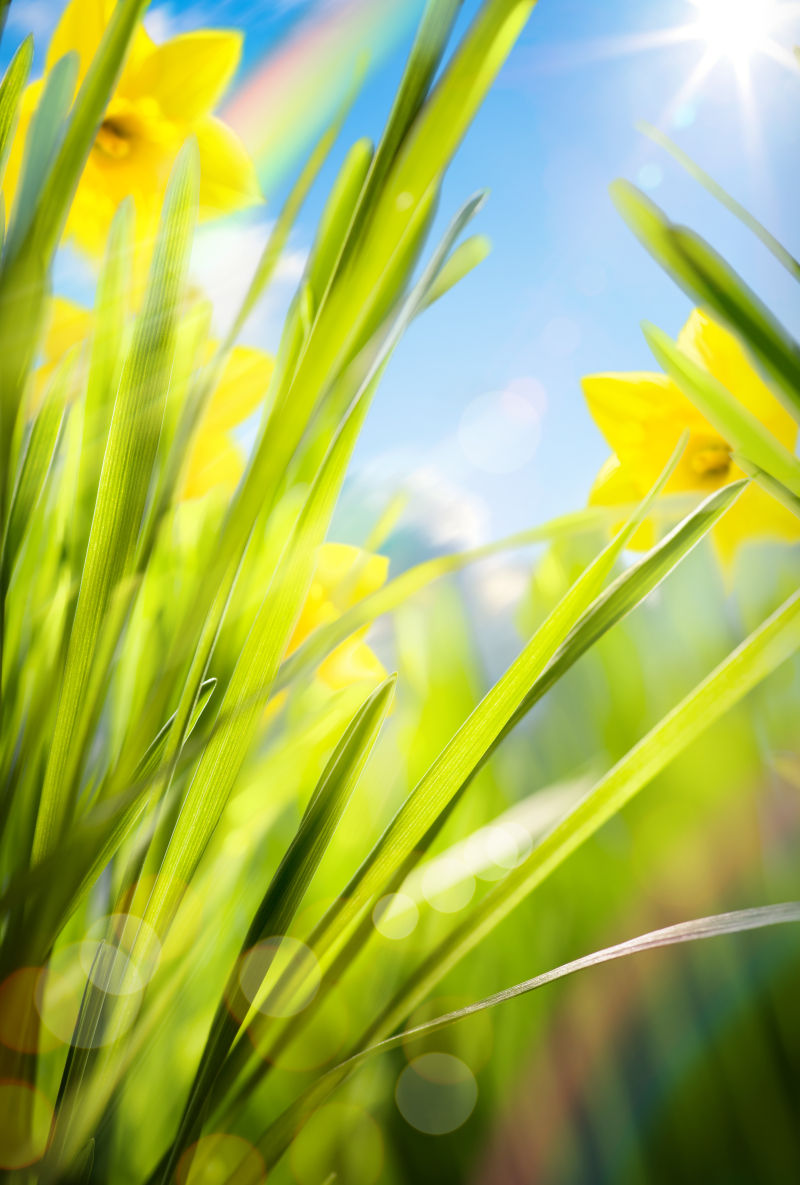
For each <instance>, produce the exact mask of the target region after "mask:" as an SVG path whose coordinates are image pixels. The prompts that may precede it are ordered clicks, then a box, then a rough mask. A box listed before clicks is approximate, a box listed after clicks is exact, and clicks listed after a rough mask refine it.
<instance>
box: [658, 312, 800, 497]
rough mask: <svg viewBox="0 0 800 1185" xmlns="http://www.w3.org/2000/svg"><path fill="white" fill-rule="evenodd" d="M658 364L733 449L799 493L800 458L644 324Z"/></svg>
mask: <svg viewBox="0 0 800 1185" xmlns="http://www.w3.org/2000/svg"><path fill="white" fill-rule="evenodd" d="M644 334H645V337H646V338H647V344H648V345H649V346H650V349H651V350H652V351H653V354H654V356H655V358H656V360H657V361H658V363H659V365H660V366H662V367H663V369H664V370H665V371H666V372H667V374H668V375H669V376H670V378H671V379H672V380H673V381H674V382H675V383H676V384H677V385H678V386H679V387H680V389H681V390H682V391H683V393H684V395H686V396H687V398H688V399H690V400H691V401H692V403H693V404H694V405H695V407H696V408H697V409H698V410H699V411H700V412H702V414H703V415H704V416H705V418H706V419H707V420H708V421H709V423H710V424H712V425H713V426H714V427H715V428H716V429H717V431H718V432H719V434H720V435H721V436H722V437H723V439H724V440H726V441H727V442H728V444H730V445H732V446H733V448H734V449H736V450H737V451H738V452H740V453H742V454H743V455H744V456H746V457H748V458H749V459H750V461H751V462H752V463H753V464H755V465H757V466H758V467H759V468H760V469H763V470H765V472H767V473H770V474H772V476H773V477H774V478H776V480H777V481H780V482H781V483H782V484H783V485H785V486H786V487H787V488H788V489H789V490H791V491H792V493H793V494H800V461H798V460H797V458H796V457H795V456H793V454H792V453H790V452H789V450H788V449H787V448H786V446H785V445H783V444H781V442H780V441H779V440H776V439H775V437H774V436H773V435H772V433H771V432H770V431H769V429H768V428H765V427H764V425H763V424H762V423H761V421H760V420H759V419H758V418H757V417H756V416H755V415H753V413H752V412H751V411H750V410H749V409H748V408H746V407H745V406H744V404H743V403H741V402H740V401H739V400H738V399H737V398H736V397H735V396H734V395H732V394H731V392H730V391H729V390H728V389H727V387H724V386H723V385H722V383H720V382H719V380H718V379H715V378H714V376H713V375H711V374H709V372H708V371H707V370H705V369H704V368H703V367H702V366H698V364H697V363H696V362H694V361H693V360H692V359H691V358H689V357H688V356H687V355H686V354H684V353H683V351H682V350H680V349H679V348H678V346H676V345H675V343H674V342H672V341H671V340H670V339H669V337H668V336H667V335H666V334H665V333H663V332H662V331H661V330H660V329H656V328H655V326H653V325H645V326H644Z"/></svg>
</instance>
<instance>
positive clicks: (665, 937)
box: [259, 901, 800, 1166]
mask: <svg viewBox="0 0 800 1185" xmlns="http://www.w3.org/2000/svg"><path fill="white" fill-rule="evenodd" d="M798 921H800V902H798V901H788V902H785V903H782V904H780V905H766V906H760V907H756V908H754V909H740V910H735V911H733V912H731V913H723V914H715V915H714V916H712V917H707V918H697V919H695V920H693V921H690V922H679V923H677V924H676V925H673V926H664V927H662V928H661V929H660V930H651V931H649V932H648V933H647V934H641V935H639V936H638V937H636V938H630V939H628V941H627V942H620V943H617V944H616V945H615V946H609V947H605V948H603V949H602V950H597V951H593V952H592V953H591V954H589V955H583V956H582V957H581V958H578V959H572V960H571V961H570V962H569V963H563V964H562V965H561V966H559V967H554V968H553V969H552V970H551V971H545V972H543V973H542V974H541V975H535V976H533V978H532V979H527V980H525V981H524V982H523V983H519V984H516V985H515V986H514V987H511V988H506V989H505V990H504V991H502V992H496V993H495V994H494V995H492V996H487V997H486V999H484V1000H479V1001H477V1002H476V1003H475V1004H469V1005H467V1006H466V1007H464V1008H459V1009H457V1010H455V1011H453V1012H448V1013H445V1014H444V1015H442V1016H437V1017H434V1019H433V1020H430V1021H427V1022H426V1023H425V1024H421V1025H415V1026H414V1028H412V1029H405V1030H403V1032H401V1033H397V1034H395V1035H394V1036H393V1037H387V1038H386V1039H385V1040H383V1041H379V1042H378V1043H377V1044H375V1045H370V1046H368V1047H367V1048H366V1049H361V1050H359V1051H358V1052H357V1053H354V1054H353V1055H352V1056H351V1057H349V1058H348V1059H347V1061H345V1062H342V1063H341V1064H340V1065H338V1066H335V1067H334V1068H333V1069H332V1070H328V1071H327V1072H326V1073H325V1074H324V1075H323V1076H322V1077H321V1078H319V1079H317V1081H316V1082H315V1083H314V1084H313V1085H312V1086H311V1087H309V1088H308V1089H307V1090H306V1091H305V1092H304V1093H303V1095H301V1097H300V1098H299V1099H298V1100H297V1101H296V1102H295V1103H294V1104H293V1105H292V1107H291V1108H290V1109H289V1110H288V1111H287V1112H286V1113H285V1114H284V1115H283V1116H281V1118H280V1119H279V1120H278V1121H277V1123H276V1124H275V1125H274V1126H273V1127H272V1128H270V1130H269V1131H268V1132H267V1133H266V1135H265V1136H263V1137H262V1139H261V1140H260V1141H259V1147H260V1150H261V1152H262V1155H263V1156H264V1158H265V1161H266V1163H267V1165H268V1166H272V1165H274V1164H275V1163H276V1162H277V1161H278V1160H279V1159H280V1157H281V1156H282V1155H283V1153H284V1152H285V1150H286V1148H287V1147H288V1145H289V1143H291V1141H292V1139H293V1138H294V1136H295V1134H296V1132H297V1129H298V1127H300V1126H301V1125H302V1123H303V1122H304V1120H305V1119H306V1118H308V1116H309V1115H310V1114H312V1112H313V1111H314V1110H315V1108H316V1107H318V1106H319V1105H320V1104H321V1103H322V1102H323V1101H324V1100H325V1099H326V1098H328V1097H329V1096H330V1094H331V1093H332V1092H333V1091H335V1090H336V1089H337V1088H338V1087H339V1086H340V1085H341V1084H342V1083H343V1082H344V1081H345V1080H346V1079H347V1078H348V1077H349V1075H350V1074H352V1073H353V1071H354V1070H356V1069H358V1067H359V1066H360V1065H361V1064H362V1063H363V1062H365V1061H367V1060H368V1059H369V1058H371V1057H375V1056H376V1055H378V1054H381V1053H388V1052H390V1051H391V1050H393V1049H398V1048H401V1047H403V1048H405V1046H406V1045H407V1043H408V1042H411V1041H414V1040H416V1039H419V1038H420V1037H428V1036H431V1035H432V1034H433V1033H438V1032H441V1030H442V1029H446V1028H449V1027H450V1026H451V1025H453V1024H457V1023H458V1022H459V1021H461V1020H466V1019H467V1017H470V1016H475V1015H476V1014H477V1013H479V1012H485V1011H486V1010H487V1009H489V1008H495V1007H497V1006H498V1005H499V1004H505V1003H507V1002H508V1001H509V1000H516V999H518V998H519V997H520V996H525V995H528V994H529V993H530V992H533V991H536V990H538V989H539V988H541V987H545V986H547V985H548V984H550V983H555V982H556V981H557V980H560V979H566V978H567V977H568V976H570V975H575V974H577V973H578V972H579V971H587V970H589V969H591V968H593V967H599V966H602V965H603V964H605V963H610V962H614V961H615V960H617V959H625V958H629V957H630V956H631V955H637V954H642V953H644V952H646V951H651V950H661V949H663V948H664V947H670V946H677V945H681V944H683V943H687V942H700V941H704V940H705V939H709V938H722V937H725V936H728V935H732V934H743V933H746V932H748V931H751V930H763V929H765V928H766V927H769V926H780V925H786V924H787V923H790V922H798Z"/></svg>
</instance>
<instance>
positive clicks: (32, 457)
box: [3, 357, 75, 589]
mask: <svg viewBox="0 0 800 1185" xmlns="http://www.w3.org/2000/svg"><path fill="white" fill-rule="evenodd" d="M74 363H75V359H74V357H67V358H66V359H65V360H64V361H63V362H62V364H61V366H60V367H59V370H58V372H57V373H56V375H55V376H54V378H53V381H52V383H51V384H50V389H49V391H48V392H47V395H46V396H45V400H44V403H43V404H42V407H41V409H40V410H39V412H38V414H37V415H36V418H35V419H34V421H33V424H32V425H31V427H30V429H29V432H28V433H27V439H26V441H25V443H24V445H23V450H22V457H21V464H20V469H19V474H18V476H17V481H16V484H15V487H14V491H13V494H12V496H11V505H10V506H9V516H8V529H7V532H6V538H5V540H4V544H3V572H4V577H3V588H4V589H5V587H6V584H7V579H8V577H10V575H11V572H12V569H13V567H14V561H15V559H16V557H17V552H18V550H19V548H20V546H21V544H22V541H23V539H24V536H25V531H26V529H27V527H28V525H29V522H30V518H31V515H32V514H33V511H34V508H35V507H36V505H37V503H38V501H39V498H40V496H41V493H42V490H43V489H44V486H45V482H46V480H47V475H48V473H49V472H50V468H51V466H52V464H53V459H54V457H55V454H56V449H57V446H58V441H59V437H60V435H61V428H62V424H63V421H64V414H65V395H66V389H67V386H68V384H69V381H70V378H71V374H72V370H73V366H74Z"/></svg>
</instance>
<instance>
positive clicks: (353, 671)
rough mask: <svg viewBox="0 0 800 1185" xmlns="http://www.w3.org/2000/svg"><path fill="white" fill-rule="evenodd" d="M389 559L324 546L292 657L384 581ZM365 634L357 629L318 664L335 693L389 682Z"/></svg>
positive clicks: (334, 545)
mask: <svg viewBox="0 0 800 1185" xmlns="http://www.w3.org/2000/svg"><path fill="white" fill-rule="evenodd" d="M388 571H389V560H388V559H387V558H386V556H381V555H372V554H371V553H370V552H366V551H362V550H361V548H359V547H351V546H349V545H347V544H345V543H325V544H323V545H322V547H321V548H320V549H319V551H318V553H317V564H316V569H315V572H314V579H313V582H312V584H311V588H310V589H309V593H308V596H307V597H306V601H305V604H304V606H303V611H302V613H301V615H300V619H299V621H298V622H297V625H296V627H295V631H294V634H293V635H292V639H291V642H290V643H289V649H288V651H287V653H288V654H291V653H292V652H293V651H295V650H297V648H298V647H299V646H301V645H302V644H303V642H305V640H306V638H308V637H309V636H310V635H311V634H312V633H313V632H314V630H315V629H317V628H318V627H319V626H322V625H328V624H329V623H330V622H332V621H336V620H337V618H339V617H341V616H342V614H343V613H345V612H346V610H348V609H350V608H351V607H352V606H353V605H355V604H356V603H357V602H358V601H362V600H363V599H364V598H365V597H368V596H369V595H370V594H371V593H373V592H375V591H376V590H377V589H379V588H380V587H381V586H382V585H383V584H385V582H386V576H387V574H388ZM366 633H367V629H366V628H365V629H362V630H358V631H357V632H356V633H355V634H353V635H352V636H351V637H350V638H348V639H347V641H346V642H343V643H342V644H341V646H337V648H336V649H335V650H334V651H333V652H332V653H331V654H329V655H328V657H327V658H326V659H325V660H324V662H322V663H321V664H320V667H319V670H318V671H317V675H318V677H319V678H320V679H321V680H322V682H323V683H325V684H327V686H328V687H329V688H331V690H333V691H336V690H338V689H339V688H342V687H348V686H349V685H350V684H351V683H358V682H361V681H369V682H371V683H374V684H376V685H377V684H378V683H380V682H381V680H382V679H385V678H386V671H385V669H384V667H383V665H382V664H381V662H380V660H379V659H378V658H377V656H376V655H375V654H374V652H373V651H372V650H371V649H370V648H369V646H368V645H367V643H366V642H365V641H364V638H365V636H366Z"/></svg>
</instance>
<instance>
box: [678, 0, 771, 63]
mask: <svg viewBox="0 0 800 1185" xmlns="http://www.w3.org/2000/svg"><path fill="white" fill-rule="evenodd" d="M693 3H694V6H695V8H696V9H697V32H698V34H699V36H700V37H701V38H702V39H703V40H704V41H706V42H708V46H709V49H711V50H712V51H713V52H714V53H715V54H717V55H718V56H719V57H725V58H728V59H729V60H730V61H732V62H734V63H736V64H742V63H744V62H746V61H747V60H748V59H749V58H751V57H752V56H753V54H755V53H759V52H763V51H764V50H765V49H766V48H767V46H768V45H769V42H770V35H771V34H772V33H773V32H774V31H775V29H776V27H777V25H778V22H779V20H780V18H781V12H780V5H779V4H777V3H774V2H772V0H693Z"/></svg>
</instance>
